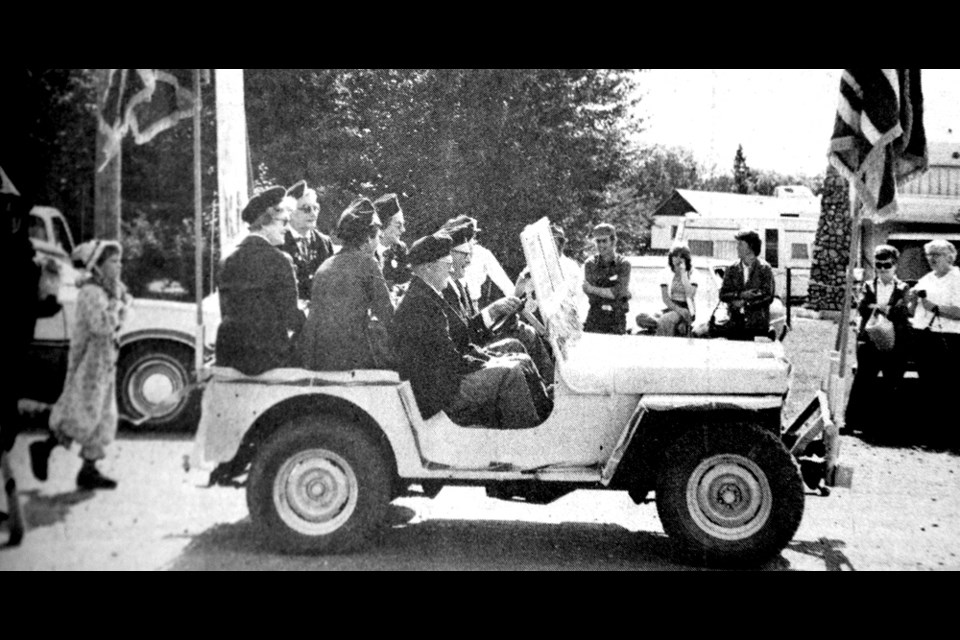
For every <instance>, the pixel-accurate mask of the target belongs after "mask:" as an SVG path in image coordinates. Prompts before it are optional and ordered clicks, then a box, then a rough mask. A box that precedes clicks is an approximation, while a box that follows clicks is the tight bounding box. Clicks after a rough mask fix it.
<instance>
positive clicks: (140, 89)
mask: <svg viewBox="0 0 960 640" xmlns="http://www.w3.org/2000/svg"><path fill="white" fill-rule="evenodd" d="M192 73H193V70H192V69H108V70H107V74H108V81H107V84H106V87H105V89H104V90H103V92H102V93H101V94H100V95H99V96H98V100H97V106H98V109H97V123H98V127H99V130H100V132H101V133H103V135H104V146H103V150H102V151H103V160H102V161H101V163H100V165H99V166H98V168H97V170H98V171H102V170H103V168H104V167H106V166H107V163H109V162H110V160H111V159H112V158H113V157H114V156H115V155H117V154H118V153H120V143H121V142H122V140H123V137H124V136H125V135H127V134H128V133H129V134H130V135H132V136H133V140H134V142H136V143H137V144H145V143H147V142H150V141H151V140H152V139H153V138H154V137H155V136H156V135H157V134H158V133H160V132H162V131H166V130H167V129H169V128H170V127H172V126H173V125H175V124H176V123H177V122H178V121H179V120H181V119H182V118H187V117H190V116H191V115H193V111H194V109H195V108H196V101H195V99H194V95H193V91H191V90H190V86H191V85H192V80H191V76H192Z"/></svg>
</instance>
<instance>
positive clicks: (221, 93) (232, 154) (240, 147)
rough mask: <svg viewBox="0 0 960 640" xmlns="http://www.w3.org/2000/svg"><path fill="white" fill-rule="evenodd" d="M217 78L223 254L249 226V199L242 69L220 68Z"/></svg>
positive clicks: (219, 209)
mask: <svg viewBox="0 0 960 640" xmlns="http://www.w3.org/2000/svg"><path fill="white" fill-rule="evenodd" d="M216 82H217V84H216V92H217V208H218V213H219V218H220V256H221V258H222V257H225V256H227V255H228V254H230V253H231V252H232V251H233V250H234V249H235V248H236V246H237V245H238V244H239V243H240V240H241V239H242V237H243V236H244V235H245V232H246V229H247V225H245V224H244V223H243V220H242V219H241V218H240V212H241V211H242V210H243V207H244V206H246V204H247V200H248V199H249V185H248V183H247V116H246V110H245V109H244V99H243V69H217V70H216Z"/></svg>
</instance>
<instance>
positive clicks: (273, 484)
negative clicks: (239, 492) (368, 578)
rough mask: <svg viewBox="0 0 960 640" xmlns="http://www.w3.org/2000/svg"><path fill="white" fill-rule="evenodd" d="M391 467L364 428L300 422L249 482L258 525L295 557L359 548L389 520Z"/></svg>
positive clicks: (268, 449) (272, 444)
mask: <svg viewBox="0 0 960 640" xmlns="http://www.w3.org/2000/svg"><path fill="white" fill-rule="evenodd" d="M390 468H391V465H390V464H389V461H388V460H387V459H386V456H385V455H384V453H383V452H382V450H381V448H380V447H379V446H378V445H377V444H376V443H375V442H374V441H373V440H372V439H371V438H369V437H368V436H367V435H366V434H365V433H364V432H363V431H362V430H361V429H360V428H359V427H358V425H356V424H353V423H351V422H350V421H348V420H345V419H343V418H340V417H339V416H333V415H310V416H301V417H298V418H294V419H292V420H291V421H289V422H288V423H286V424H285V425H283V426H281V427H280V429H278V430H277V432H276V433H275V434H274V435H273V436H272V437H271V438H270V439H269V440H268V441H267V442H266V443H265V444H264V445H263V447H262V448H261V449H260V450H259V451H258V452H257V453H256V455H255V457H254V459H253V465H252V466H251V469H250V477H249V479H248V482H247V506H248V507H249V509H250V516H251V519H252V521H253V525H254V527H255V529H256V531H257V533H258V534H259V535H260V536H262V537H263V538H265V539H267V540H268V541H269V542H270V543H271V544H272V545H273V546H275V547H276V548H278V549H279V550H281V551H285V552H288V553H340V552H346V551H351V550H354V549H356V548H358V547H361V546H363V545H364V544H365V543H366V542H367V541H369V540H370V539H371V538H372V537H373V536H374V534H376V533H377V531H378V530H379V528H380V526H381V525H382V523H383V522H384V518H385V514H386V509H387V504H388V503H389V501H390V495H391V493H390V492H391V486H390V476H389V473H388V469H390Z"/></svg>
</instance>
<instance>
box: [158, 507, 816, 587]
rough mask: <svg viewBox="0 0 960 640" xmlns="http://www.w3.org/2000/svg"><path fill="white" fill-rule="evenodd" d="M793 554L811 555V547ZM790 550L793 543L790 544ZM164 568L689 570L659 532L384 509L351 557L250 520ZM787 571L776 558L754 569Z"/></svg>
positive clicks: (223, 527) (207, 538)
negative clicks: (315, 552)
mask: <svg viewBox="0 0 960 640" xmlns="http://www.w3.org/2000/svg"><path fill="white" fill-rule="evenodd" d="M798 544H799V545H801V546H800V548H798V549H795V550H797V551H799V552H801V553H807V552H808V551H807V547H806V546H803V545H808V546H809V549H810V551H809V552H810V553H813V552H814V551H815V547H816V543H798ZM791 548H793V545H791ZM165 568H166V569H170V570H210V569H213V570H233V569H256V570H289V569H299V570H349V571H366V570H404V571H423V570H426V571H436V570H441V571H442V570H456V571H488V570H589V571H606V570H628V571H689V570H697V569H699V567H696V566H692V565H690V564H687V563H685V562H683V561H682V560H680V559H679V557H678V555H677V554H676V551H675V547H674V546H673V544H672V543H671V542H670V540H668V539H667V537H666V536H665V535H664V534H662V533H659V532H645V531H642V532H633V531H629V530H627V529H625V528H623V527H621V526H619V525H613V524H603V523H581V522H562V523H557V524H550V523H540V522H517V521H502V520H479V521H478V520H441V519H437V520H430V521H417V520H416V512H415V511H414V510H412V509H409V508H407V507H403V506H397V505H391V506H390V512H389V514H388V527H387V529H386V530H385V531H384V533H383V534H382V535H381V536H380V538H379V540H378V541H375V542H373V543H371V544H369V545H367V546H366V547H365V548H364V549H361V550H359V551H357V552H355V553H351V554H342V555H328V556H312V555H286V554H282V553H278V552H277V551H275V550H274V549H273V548H272V547H271V546H270V544H269V543H267V542H266V541H263V540H259V539H258V538H257V536H256V532H255V531H254V528H253V525H252V524H251V522H250V520H249V518H246V519H244V520H241V521H239V522H236V523H232V524H220V525H217V526H215V527H212V528H210V529H208V530H206V531H204V532H202V533H200V534H199V535H197V536H194V537H193V539H192V540H191V542H190V543H189V544H188V545H187V547H186V548H185V549H184V550H183V552H182V553H181V554H180V556H179V557H178V558H176V559H175V560H174V561H172V562H171V563H170V564H169V565H167V566H166V567H165ZM757 568H760V569H764V570H789V569H790V568H791V567H790V564H789V562H788V561H787V560H785V559H784V558H783V557H782V556H779V557H778V558H776V559H775V560H773V561H771V562H769V563H767V564H765V565H764V566H762V567H757Z"/></svg>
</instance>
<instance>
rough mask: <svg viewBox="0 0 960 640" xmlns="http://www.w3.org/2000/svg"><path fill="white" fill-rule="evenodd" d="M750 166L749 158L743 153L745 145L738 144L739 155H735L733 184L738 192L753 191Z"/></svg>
mask: <svg viewBox="0 0 960 640" xmlns="http://www.w3.org/2000/svg"><path fill="white" fill-rule="evenodd" d="M751 174H752V171H750V167H748V166H747V158H746V156H744V155H743V145H742V144H741V145H739V146H737V155H735V156H734V157H733V184H734V189H735V191H736V192H737V193H750V191H751V186H752V185H751V184H750V183H751Z"/></svg>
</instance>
